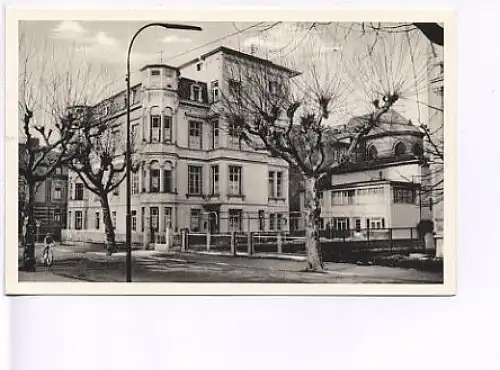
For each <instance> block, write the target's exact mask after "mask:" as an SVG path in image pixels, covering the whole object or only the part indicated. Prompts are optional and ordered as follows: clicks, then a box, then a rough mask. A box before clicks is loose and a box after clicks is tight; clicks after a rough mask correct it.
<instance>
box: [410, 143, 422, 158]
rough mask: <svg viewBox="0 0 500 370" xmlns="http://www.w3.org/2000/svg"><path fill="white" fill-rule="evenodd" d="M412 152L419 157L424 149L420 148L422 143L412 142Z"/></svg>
mask: <svg viewBox="0 0 500 370" xmlns="http://www.w3.org/2000/svg"><path fill="white" fill-rule="evenodd" d="M412 152H413V154H415V155H416V156H417V157H421V156H422V155H423V154H424V150H423V149H422V145H420V144H419V143H415V144H413V148H412Z"/></svg>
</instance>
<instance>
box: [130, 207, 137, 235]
mask: <svg viewBox="0 0 500 370" xmlns="http://www.w3.org/2000/svg"><path fill="white" fill-rule="evenodd" d="M131 216H132V220H131V223H132V231H136V230H137V211H136V210H135V209H133V210H132V212H131Z"/></svg>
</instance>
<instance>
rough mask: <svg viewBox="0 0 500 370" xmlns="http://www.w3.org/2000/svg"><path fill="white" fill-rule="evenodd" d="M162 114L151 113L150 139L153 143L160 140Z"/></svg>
mask: <svg viewBox="0 0 500 370" xmlns="http://www.w3.org/2000/svg"><path fill="white" fill-rule="evenodd" d="M160 127H161V126H160V116H159V115H158V114H154V115H153V114H152V115H151V132H150V137H149V141H150V142H152V143H159V142H160Z"/></svg>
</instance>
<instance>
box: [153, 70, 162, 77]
mask: <svg viewBox="0 0 500 370" xmlns="http://www.w3.org/2000/svg"><path fill="white" fill-rule="evenodd" d="M159 75H160V70H159V69H153V70H152V71H151V76H159Z"/></svg>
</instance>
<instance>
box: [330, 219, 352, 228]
mask: <svg viewBox="0 0 500 370" xmlns="http://www.w3.org/2000/svg"><path fill="white" fill-rule="evenodd" d="M333 228H334V229H335V230H339V231H344V230H349V219H348V218H347V217H335V218H334V219H333Z"/></svg>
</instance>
